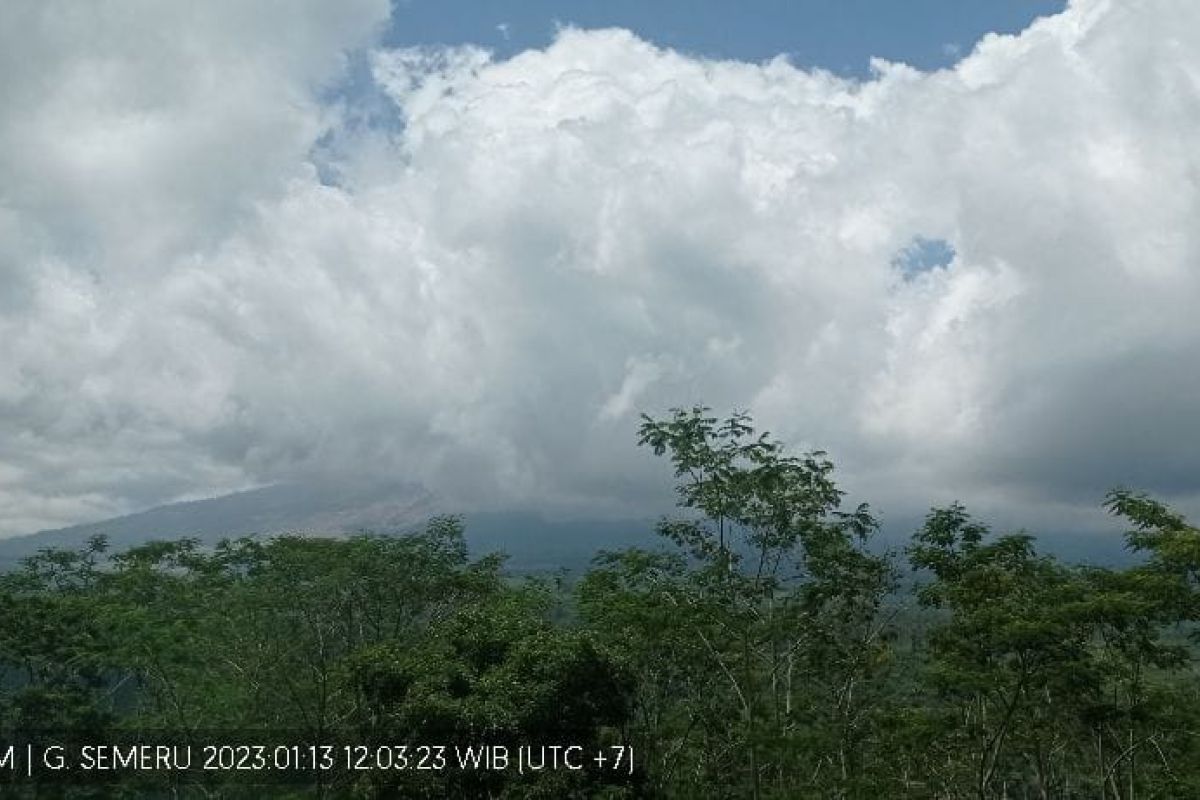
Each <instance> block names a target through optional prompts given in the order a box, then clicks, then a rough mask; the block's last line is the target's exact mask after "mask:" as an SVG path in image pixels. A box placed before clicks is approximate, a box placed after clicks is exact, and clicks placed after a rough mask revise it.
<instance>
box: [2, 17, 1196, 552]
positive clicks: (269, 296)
mask: <svg viewBox="0 0 1200 800" xmlns="http://www.w3.org/2000/svg"><path fill="white" fill-rule="evenodd" d="M118 9H119V10H118ZM387 14H388V7H387V4H386V2H382V1H379V2H377V1H376V0H355V2H347V3H341V4H338V5H337V7H336V10H335V9H334V7H332V6H330V5H329V4H325V3H319V2H316V1H315V0H313V2H307V3H292V4H286V5H284V4H244V3H237V2H228V3H217V2H213V3H205V4H199V5H198V6H197V8H195V9H190V10H181V9H180V7H178V6H171V7H170V8H168V6H166V5H164V4H156V3H136V2H130V3H125V4H114V5H111V6H106V7H105V12H104V13H103V14H101V13H100V12H99V11H97V10H95V9H91V8H90V7H84V6H80V5H78V4H74V3H67V2H62V3H54V2H33V1H32V0H30V2H24V3H21V2H18V3H16V4H14V5H13V6H12V7H11V8H10V9H8V10H7V11H6V12H5V18H4V21H3V22H0V535H8V534H15V533H22V532H28V531H31V530H36V529H38V528H41V527H48V526H53V525H61V524H67V523H70V522H76V521H83V520H89V519H95V518H100V517H104V516H108V515H112V514H116V513H120V512H125V511H130V510H134V509H137V508H142V507H146V506H149V505H152V504H155V503H158V502H164V501H167V500H171V499H175V498H178V497H181V496H189V495H190V496H194V495H199V494H211V493H218V492H221V491H226V490H232V489H235V488H241V487H245V486H249V485H260V484H267V483H272V482H275V481H281V480H292V479H297V478H305V479H316V480H320V479H321V478H322V477H323V476H333V475H336V476H339V477H343V478H344V477H345V476H347V475H364V476H384V475H386V476H393V477H396V478H398V479H404V480H415V481H420V482H422V483H424V484H425V485H427V486H428V487H430V488H431V489H433V490H434V491H436V492H438V493H440V494H441V495H443V496H444V497H446V498H448V500H449V502H451V503H458V504H462V505H464V506H507V505H535V506H540V507H543V508H549V509H562V510H577V511H588V512H594V511H596V510H598V509H608V510H617V511H629V510H644V509H647V508H651V507H653V508H654V510H661V508H662V506H663V504H664V503H665V502H669V497H670V496H669V494H667V493H666V492H665V491H664V487H665V486H666V478H667V476H666V475H664V472H665V471H666V470H665V469H664V468H663V466H662V465H661V464H657V463H655V461H654V460H653V459H652V458H651V457H650V456H648V455H647V454H646V453H642V452H638V451H637V449H636V448H635V447H634V431H635V428H636V424H637V415H638V413H639V412H641V411H649V412H662V411H664V410H665V409H666V408H668V407H670V406H673V405H690V404H693V403H698V402H704V403H707V404H709V405H712V406H714V407H715V408H717V409H718V410H722V409H728V408H733V407H740V408H747V409H750V410H751V411H752V412H754V413H755V415H756V417H757V418H758V419H760V421H761V422H762V423H763V424H764V426H765V427H768V428H769V429H771V430H772V431H773V432H775V433H777V434H778V435H780V436H781V437H782V438H784V439H785V440H787V441H789V442H791V443H793V444H794V445H796V446H798V447H811V446H819V447H822V448H824V449H827V450H829V451H830V452H831V454H832V455H833V457H834V458H835V460H836V461H837V463H838V464H839V466H840V467H841V473H842V476H843V481H844V483H845V484H846V485H847V486H848V487H849V488H852V489H853V490H854V493H855V496H856V498H857V497H859V496H861V497H862V498H863V499H868V500H871V501H873V502H875V503H876V504H877V505H882V507H883V508H884V510H885V511H888V512H895V513H911V512H913V511H919V510H921V509H923V508H925V507H927V506H928V505H930V504H932V503H937V502H945V501H948V500H951V499H954V498H961V499H963V500H965V501H967V502H969V503H973V504H975V506H976V507H978V508H981V509H984V510H993V511H1000V512H1004V511H1005V510H1006V509H1007V510H1008V511H1009V512H1011V514H1012V516H1013V519H1016V520H1018V521H1024V522H1027V523H1030V524H1034V523H1037V522H1039V521H1041V522H1046V521H1052V522H1053V524H1064V522H1063V521H1064V520H1071V519H1077V518H1082V517H1080V515H1081V514H1084V512H1083V511H1082V510H1081V509H1091V508H1094V507H1095V506H1096V504H1097V503H1098V501H1099V499H1100V497H1101V495H1102V493H1103V492H1104V490H1105V489H1106V488H1108V487H1110V486H1112V485H1115V484H1121V483H1124V484H1132V485H1137V486H1140V487H1144V488H1147V489H1150V490H1154V491H1158V492H1161V493H1164V494H1166V495H1168V496H1169V497H1172V498H1175V499H1176V500H1178V501H1180V502H1183V503H1184V504H1185V505H1186V504H1188V503H1189V502H1192V501H1194V499H1195V498H1196V497H1197V496H1200V425H1198V424H1197V422H1196V413H1197V409H1198V408H1200V368H1197V366H1198V364H1200V358H1198V354H1200V316H1198V315H1197V313H1196V309H1197V307H1198V306H1200V225H1197V221H1198V220H1200V148H1198V147H1197V146H1196V145H1197V138H1196V131H1198V130H1200V55H1198V54H1200V5H1197V4H1195V3H1193V2H1190V0H1158V1H1157V2H1149V0H1147V1H1146V2H1122V3H1117V2H1108V1H1107V0H1078V1H1077V2H1073V3H1072V4H1071V5H1070V7H1069V8H1068V9H1067V10H1066V11H1065V12H1064V13H1063V14H1060V15H1058V16H1055V17H1051V18H1045V19H1041V20H1039V21H1037V22H1036V23H1034V24H1033V25H1032V26H1031V27H1030V28H1029V29H1028V30H1026V31H1024V32H1022V33H1021V34H1019V35H1016V36H989V37H986V38H985V39H984V40H982V41H981V42H980V43H979V44H978V45H977V46H976V47H975V49H974V50H973V51H972V52H970V53H969V54H967V55H966V56H965V57H963V59H962V60H961V61H960V62H959V63H958V64H957V65H956V66H955V67H954V68H953V69H949V70H943V71H940V72H935V73H922V72H918V71H916V70H913V69H910V68H908V67H905V66H904V65H900V64H890V63H885V62H877V63H876V64H875V65H874V66H875V77H874V78H873V79H872V80H870V81H866V82H858V81H853V80H847V79H842V78H838V77H835V76H833V75H831V74H828V73H824V72H820V71H805V70H801V69H797V68H795V67H793V66H791V65H790V64H789V63H788V62H787V61H786V60H784V59H776V60H774V61H771V62H769V63H764V64H745V63H737V62H717V61H707V60H703V59H701V58H698V57H691V56H687V55H682V54H679V53H676V52H672V51H669V50H663V49H660V48H657V47H655V46H654V45H653V44H651V43H649V42H646V41H643V40H640V39H638V38H637V37H636V36H634V35H632V34H630V33H628V32H626V31H621V30H598V31H582V30H574V29H566V30H563V31H562V32H560V34H559V35H558V36H557V38H556V40H555V41H554V42H553V44H551V45H550V46H549V47H547V48H546V49H545V50H540V51H528V52H525V53H522V54H520V55H517V56H515V57H513V58H512V59H509V60H507V61H495V60H493V59H492V58H491V57H490V56H489V54H488V53H486V52H485V51H482V50H475V49H470V48H465V49H464V48H459V49H428V50H402V51H396V50H390V51H389V50H384V49H379V48H376V47H374V46H373V44H372V43H373V42H374V41H376V36H377V34H378V31H379V30H380V28H381V26H382V25H384V24H386V20H387ZM356 75H357V77H356V78H355V76H356ZM352 78H354V79H353V80H351V79H352ZM930 242H933V243H935V244H936V245H937V247H938V248H939V249H940V250H941V251H942V252H944V253H946V254H949V255H947V258H949V260H948V262H946V261H945V259H943V260H942V261H943V262H944V263H933V264H925V265H921V268H919V269H911V268H907V267H906V268H901V264H902V262H904V263H908V261H911V259H909V258H908V256H906V255H905V254H906V253H907V254H911V253H912V252H913V249H914V248H915V247H923V246H925V245H926V244H927V243H930ZM910 266H911V265H910Z"/></svg>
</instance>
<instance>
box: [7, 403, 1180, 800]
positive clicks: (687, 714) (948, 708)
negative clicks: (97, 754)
mask: <svg viewBox="0 0 1200 800" xmlns="http://www.w3.org/2000/svg"><path fill="white" fill-rule="evenodd" d="M639 442H640V443H641V444H642V445H643V446H646V447H648V448H650V449H651V450H652V451H653V452H654V453H656V454H657V455H659V456H662V457H665V458H667V459H668V460H669V462H670V464H671V467H672V469H673V471H674V474H675V476H676V478H677V480H678V485H677V492H678V498H679V505H680V507H681V509H682V516H680V517H678V518H674V519H664V520H663V521H662V522H661V523H660V524H659V527H658V532H659V533H660V534H661V537H662V547H661V548H660V549H656V550H646V549H630V550H624V551H620V552H608V553H601V554H599V555H598V556H597V557H596V559H595V561H594V563H593V566H592V569H591V570H590V571H588V572H587V574H586V575H584V576H582V577H581V578H580V579H579V580H578V581H576V582H575V583H574V584H565V583H564V582H563V581H562V580H559V581H557V582H549V581H538V580H531V579H526V580H521V581H517V580H514V579H512V578H510V577H508V576H506V575H505V574H504V572H503V560H502V558H501V557H500V556H490V557H486V558H483V559H478V560H474V561H473V560H471V559H470V558H469V557H468V554H467V549H466V546H465V543H464V539H463V531H462V527H461V525H460V523H459V522H458V521H457V520H455V519H453V518H443V519H436V520H433V521H431V522H430V524H429V525H428V526H427V527H426V529H425V530H423V531H421V532H419V533H416V534H413V535H410V536H403V537H384V536H357V537H352V538H349V539H325V538H302V537H280V538H277V539H272V540H250V539H241V540H236V541H226V542H223V543H221V544H220V545H219V546H217V547H215V548H208V547H202V546H201V545H200V544H199V543H198V542H196V541H193V540H187V539H184V540H179V541H173V542H153V543H150V544H147V545H143V546H141V547H137V548H134V549H131V550H127V551H125V552H121V553H110V552H109V550H108V546H107V542H105V541H104V540H103V539H96V540H93V541H91V542H89V543H88V544H87V545H86V546H84V547H83V548H80V549H78V550H48V551H44V552H42V553H40V554H38V555H37V556H35V557H33V558H31V559H28V560H27V561H26V562H25V563H24V564H23V565H22V567H21V568H20V569H17V570H15V571H13V572H10V573H8V574H4V575H0V742H2V741H4V740H6V739H13V738H14V737H17V736H35V737H36V735H37V731H39V730H41V731H43V733H44V732H45V731H46V730H48V729H55V730H57V731H59V732H60V733H61V732H62V731H70V732H74V733H75V734H76V735H77V736H79V737H82V738H83V739H86V740H90V741H102V740H104V739H105V738H106V737H109V736H117V735H122V734H127V735H134V736H137V735H145V736H147V737H150V738H154V736H156V735H157V734H156V732H162V731H166V730H169V731H173V732H175V733H176V734H178V735H182V736H185V737H186V736H189V735H195V736H200V735H202V733H203V732H205V731H210V732H211V731H222V730H223V731H242V732H246V731H251V730H259V731H262V732H264V735H265V736H271V735H277V734H279V733H283V732H286V733H289V734H292V735H295V736H298V737H301V738H304V739H307V740H311V741H321V740H326V741H328V740H334V741H336V740H339V739H341V740H348V741H353V742H359V743H364V744H383V743H395V742H410V743H419V742H425V743H440V744H444V745H449V746H455V745H461V746H466V745H470V746H478V745H480V744H489V745H493V746H502V747H507V748H514V749H515V748H517V747H519V746H521V745H530V744H533V745H543V744H555V743H564V742H570V743H573V744H577V745H582V746H585V747H588V748H601V747H605V746H610V745H613V746H623V747H632V752H633V753H634V754H635V755H634V761H635V763H636V765H637V769H636V770H635V771H634V774H633V775H628V774H626V773H623V772H604V771H596V770H585V771H579V772H575V771H566V770H559V771H543V772H528V773H525V774H519V773H517V772H516V771H515V770H474V771H472V770H461V769H445V770H435V771H425V772H417V771H407V772H403V771H402V772H390V773H389V772H368V773H361V774H360V773H338V774H337V775H331V776H326V777H325V778H323V779H322V780H321V781H320V782H318V783H316V784H314V785H313V786H311V787H273V788H264V787H252V786H246V785H242V784H239V783H238V782H237V781H235V780H234V779H233V777H232V776H230V775H227V774H224V773H219V772H218V773H214V774H212V775H210V776H208V777H207V779H206V780H205V781H203V782H202V784H201V785H199V786H192V787H189V786H186V785H183V784H179V783H175V784H174V785H170V786H165V787H164V786H162V785H161V784H155V785H153V788H152V786H151V784H152V782H148V779H139V778H138V777H137V776H127V777H123V778H122V779H121V780H120V781H118V782H117V783H115V784H112V785H107V786H104V787H96V786H90V787H89V786H87V785H84V784H75V785H69V784H67V785H37V786H29V785H25V786H19V785H15V784H14V783H13V781H15V780H17V776H16V775H15V774H14V773H12V772H11V771H0V795H3V796H6V797H7V796H14V797H20V796H30V797H32V796H37V797H109V796H113V797H119V796H128V797H135V796H204V797H261V796H278V797H299V796H311V795H312V794H314V793H315V795H316V796H323V797H418V798H419V797H428V798H435V797H438V798H440V797H509V798H534V797H545V798H559V797H580V798H583V797H608V798H618V797H668V798H669V797H678V798H692V797H717V798H722V797H725V798H742V797H753V798H877V797H896V798H946V799H951V798H963V797H976V798H1018V797H1019V798H1034V797H1036V798H1063V799H1064V800H1065V799H1066V798H1101V800H1110V799H1111V800H1118V799H1120V800H1133V799H1134V798H1187V797H1197V796H1200V767H1198V766H1197V765H1200V752H1198V747H1197V743H1198V742H1200V736H1198V734H1197V733H1196V732H1197V731H1200V680H1198V675H1197V671H1196V666H1195V660H1194V656H1195V648H1196V638H1197V637H1196V632H1197V630H1198V628H1197V622H1198V621H1200V529H1197V528H1196V527H1194V526H1192V525H1191V524H1190V523H1189V522H1188V521H1187V520H1186V519H1184V518H1183V517H1182V516H1181V515H1180V514H1178V513H1176V512H1175V511H1173V510H1171V509H1170V508H1168V507H1167V506H1165V505H1163V504H1162V503H1160V502H1158V501H1156V500H1154V499H1152V498H1150V497H1148V496H1146V495H1143V494H1138V493H1135V492H1131V491H1128V490H1116V491H1113V492H1112V493H1110V494H1109V496H1108V498H1107V502H1106V507H1107V508H1108V509H1109V510H1110V511H1111V512H1112V513H1113V514H1114V515H1116V516H1118V517H1120V518H1122V519H1124V520H1125V521H1126V522H1127V523H1128V525H1129V531H1128V533H1127V534H1126V541H1127V543H1128V545H1129V547H1130V549H1131V550H1133V551H1135V552H1137V553H1139V554H1141V556H1142V561H1141V562H1140V563H1138V564H1136V565H1134V566H1131V567H1128V568H1126V569H1121V570H1116V569H1101V568H1096V567H1082V566H1074V565H1070V564H1064V563H1061V562H1059V561H1057V560H1055V559H1053V558H1051V557H1049V556H1046V555H1044V554H1042V553H1039V551H1038V549H1037V546H1036V540H1035V539H1034V537H1032V536H1031V535H1029V534H1026V533H1014V534H1007V535H994V534H993V533H992V532H991V531H990V530H989V529H988V528H987V526H985V525H983V524H981V523H980V522H977V521H976V520H974V519H972V517H971V516H970V515H969V514H968V513H967V511H966V509H964V508H963V507H962V506H960V505H957V504H955V505H951V506H949V507H946V508H941V509H934V510H932V511H931V512H930V514H929V515H928V517H927V518H926V520H925V523H924V524H923V525H922V527H921V528H920V530H918V531H917V532H916V533H915V534H914V536H913V538H912V542H911V544H910V546H909V548H908V550H907V556H908V561H909V565H910V566H911V567H912V569H913V574H912V577H913V578H914V579H915V580H916V581H917V583H916V586H915V588H914V589H913V591H912V592H899V591H898V590H897V585H898V577H899V575H900V566H901V562H900V561H899V559H898V558H897V557H896V556H894V555H887V554H880V553H878V552H877V551H874V550H872V549H871V538H872V534H873V532H874V531H875V528H876V522H875V519H874V518H873V516H872V514H871V512H870V509H869V508H868V507H867V506H866V505H858V506H853V507H848V508H843V500H844V497H843V493H842V492H841V490H839V489H838V488H837V485H836V484H835V482H834V480H833V466H832V463H831V462H830V461H829V460H828V458H827V457H826V455H825V454H824V453H821V452H819V451H816V452H811V453H804V454H800V455H793V454H790V453H789V452H788V451H787V449H786V448H785V447H784V446H783V444H782V443H780V442H778V441H777V440H775V439H774V438H772V437H771V436H770V435H769V434H766V433H758V432H756V431H755V429H754V426H753V424H752V422H751V420H750V418H749V417H748V416H747V415H745V414H740V413H735V414H733V415H731V416H729V417H728V418H726V419H724V420H721V419H718V418H716V417H714V416H711V415H710V412H709V410H708V409H706V408H703V407H698V408H692V409H687V410H675V411H673V412H671V414H669V415H668V416H667V417H666V418H664V419H661V420H656V419H653V418H650V417H644V418H643V423H642V425H641V428H640V430H639ZM6 782H7V784H6ZM310 789H311V791H310ZM22 792H24V795H22ZM189 792H190V795H189ZM164 793H165V794H164Z"/></svg>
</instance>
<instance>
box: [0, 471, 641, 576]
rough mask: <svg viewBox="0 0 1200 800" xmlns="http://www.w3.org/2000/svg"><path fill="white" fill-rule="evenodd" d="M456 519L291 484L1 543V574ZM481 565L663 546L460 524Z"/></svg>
mask: <svg viewBox="0 0 1200 800" xmlns="http://www.w3.org/2000/svg"><path fill="white" fill-rule="evenodd" d="M446 512H447V509H446V508H445V507H443V506H442V505H441V504H439V502H438V500H437V499H436V498H435V497H434V496H433V495H432V494H431V493H430V492H428V491H426V490H424V489H421V488H420V487H417V486H413V485H406V484H394V483H390V484H389V483H371V482H363V483H348V484H340V485H339V484H333V483H321V484H282V485H277V486H268V487H263V488H260V489H253V490H250V491H245V492H236V493H233V494H228V495H223V496H220V497H213V498H207V499H203V500H193V501H189V502H183V503H171V504H168V505H164V506H159V507H156V508H152V509H149V510H146V511H142V512H140V513H137V514H129V515H126V516H121V517H114V518H112V519H107V520H102V521H99V522H93V523H88V524H82V525H74V526H71V527H67V528H59V529H56V530H46V531H40V532H38V533H34V534H30V535H26V536H18V537H13V538H8V539H0V569H4V568H6V567H9V566H12V565H13V564H15V563H17V562H18V561H19V560H20V559H21V558H24V557H25V556H29V555H32V554H33V553H35V552H36V551H38V550H40V549H43V548H50V547H55V548H57V547H65V548H71V547H78V546H80V545H82V544H84V543H85V542H87V540H88V539H90V538H91V537H93V536H104V537H107V539H108V541H109V544H110V547H111V548H112V550H114V551H120V550H124V549H126V548H128V547H132V546H134V545H138V544H142V543H144V542H147V541H151V540H155V539H178V538H182V537H191V538H196V539H199V540H200V541H201V542H202V543H204V544H208V545H212V544H216V543H217V542H219V541H221V540H222V539H227V538H229V539H232V538H239V537H242V536H248V537H253V538H266V537H270V536H275V535H280V534H304V535H310V536H312V535H316V536H343V535H348V534H354V533H364V532H369V533H382V534H403V533H408V532H411V531H414V530H417V529H419V528H420V527H421V525H422V524H423V523H424V522H426V521H427V520H428V519H429V518H430V517H432V516H434V515H437V514H443V513H446ZM460 516H461V517H462V518H463V519H464V522H465V524H466V530H467V542H468V545H469V547H470V549H471V550H472V552H473V553H474V554H475V555H483V554H486V553H491V552H500V551H502V552H504V553H506V554H507V555H508V556H509V560H508V564H507V566H508V568H509V569H510V570H512V571H517V572H528V571H545V570H556V569H559V568H567V569H573V570H576V569H581V568H582V567H584V566H586V565H587V563H588V561H589V560H590V559H591V557H592V556H593V555H595V553H596V552H597V550H599V549H603V548H619V547H627V546H633V545H651V546H653V545H654V544H655V541H654V536H653V535H652V530H653V522H652V521H649V520H636V519H633V520H611V519H573V520H551V519H546V518H545V517H543V516H541V515H540V514H537V513H534V512H529V511H492V512H471V513H467V514H462V515H460Z"/></svg>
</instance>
